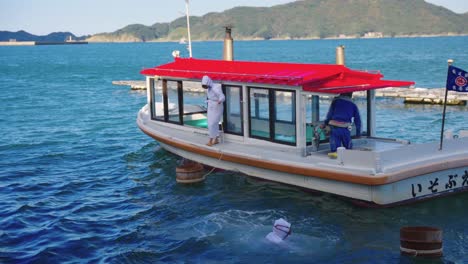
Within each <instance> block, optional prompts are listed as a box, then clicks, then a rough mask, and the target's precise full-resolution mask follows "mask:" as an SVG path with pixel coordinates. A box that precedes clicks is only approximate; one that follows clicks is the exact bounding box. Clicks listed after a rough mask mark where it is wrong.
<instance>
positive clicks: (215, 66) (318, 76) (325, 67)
mask: <svg viewBox="0 0 468 264" xmlns="http://www.w3.org/2000/svg"><path fill="white" fill-rule="evenodd" d="M141 74H144V75H150V76H153V75H158V76H162V77H164V78H171V77H172V78H184V79H185V78H186V79H202V78H203V76H204V75H208V76H210V78H211V79H213V80H214V81H229V82H244V83H259V84H274V85H288V86H302V88H303V89H304V91H310V92H322V93H346V92H354V91H365V90H371V89H378V88H385V87H404V86H411V85H413V84H414V82H407V81H389V80H381V78H382V77H383V75H382V74H380V73H377V72H364V71H357V70H351V69H349V68H347V67H345V66H342V65H334V64H299V63H277V62H247V61H224V60H203V59H193V58H176V59H175V61H174V62H171V63H168V64H164V65H160V66H157V67H155V68H149V69H144V70H142V71H141Z"/></svg>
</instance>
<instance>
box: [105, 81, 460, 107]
mask: <svg viewBox="0 0 468 264" xmlns="http://www.w3.org/2000/svg"><path fill="white" fill-rule="evenodd" d="M112 84H114V85H124V86H130V89H132V90H146V82H145V81H134V80H128V81H113V82H112ZM188 84H190V83H188ZM188 87H189V89H191V90H192V92H205V90H204V89H203V88H201V87H198V86H197V87H192V85H188ZM354 96H356V97H364V96H365V92H355V93H354ZM444 96H445V88H392V87H390V88H385V89H379V90H376V97H388V98H403V99H404V103H405V104H432V105H443V104H444ZM467 101H468V93H456V92H449V93H448V96H447V105H460V106H466V105H467Z"/></svg>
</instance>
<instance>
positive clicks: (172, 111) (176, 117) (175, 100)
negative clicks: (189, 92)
mask: <svg viewBox="0 0 468 264" xmlns="http://www.w3.org/2000/svg"><path fill="white" fill-rule="evenodd" d="M179 95H180V96H179ZM181 97H182V82H177V81H167V99H168V104H167V110H168V121H169V122H173V123H179V124H180V123H181V116H180V108H181V107H180V106H181V104H180V101H179V100H180V99H183V98H181Z"/></svg>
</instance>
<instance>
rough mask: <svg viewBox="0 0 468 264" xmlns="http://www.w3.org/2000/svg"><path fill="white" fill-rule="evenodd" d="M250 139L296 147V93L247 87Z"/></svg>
mask: <svg viewBox="0 0 468 264" xmlns="http://www.w3.org/2000/svg"><path fill="white" fill-rule="evenodd" d="M249 124H250V137H253V138H259V139H266V140H269V141H274V142H278V143H284V144H290V145H296V93H295V92H294V91H288V90H273V89H265V88H252V87H249Z"/></svg>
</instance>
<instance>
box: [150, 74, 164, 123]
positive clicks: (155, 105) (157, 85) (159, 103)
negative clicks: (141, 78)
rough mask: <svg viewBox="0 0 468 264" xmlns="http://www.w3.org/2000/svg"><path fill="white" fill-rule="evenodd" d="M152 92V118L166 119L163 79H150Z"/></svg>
mask: <svg viewBox="0 0 468 264" xmlns="http://www.w3.org/2000/svg"><path fill="white" fill-rule="evenodd" d="M150 93H151V118H152V119H157V120H164V104H163V93H162V81H157V80H155V79H154V78H151V79H150Z"/></svg>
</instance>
